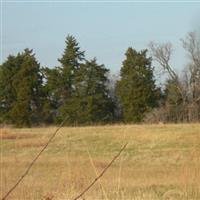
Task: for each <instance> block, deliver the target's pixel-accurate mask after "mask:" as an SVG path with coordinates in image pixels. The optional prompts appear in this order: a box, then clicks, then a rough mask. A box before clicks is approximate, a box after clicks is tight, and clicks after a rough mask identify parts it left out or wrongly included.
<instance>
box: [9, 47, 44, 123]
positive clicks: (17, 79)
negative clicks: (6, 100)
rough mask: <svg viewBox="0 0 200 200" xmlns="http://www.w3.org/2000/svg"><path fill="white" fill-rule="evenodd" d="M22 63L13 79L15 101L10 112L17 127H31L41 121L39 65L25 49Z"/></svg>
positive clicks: (29, 51) (21, 55)
mask: <svg viewBox="0 0 200 200" xmlns="http://www.w3.org/2000/svg"><path fill="white" fill-rule="evenodd" d="M20 57H21V58H22V63H21V65H20V66H19V70H18V72H17V73H16V74H15V76H14V78H13V87H14V89H15V92H16V101H15V102H14V103H13V105H12V108H11V110H10V113H11V118H12V121H13V122H14V123H15V124H16V125H17V126H31V124H32V123H39V122H40V120H41V110H42V103H41V94H42V93H41V92H42V76H41V73H40V65H39V63H38V62H37V61H36V59H35V55H34V54H32V50H29V49H25V50H24V52H23V53H22V54H20Z"/></svg>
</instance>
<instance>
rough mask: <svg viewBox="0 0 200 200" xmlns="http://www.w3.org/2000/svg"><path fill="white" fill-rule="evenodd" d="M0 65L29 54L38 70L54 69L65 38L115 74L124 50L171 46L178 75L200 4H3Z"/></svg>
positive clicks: (199, 24)
mask: <svg viewBox="0 0 200 200" xmlns="http://www.w3.org/2000/svg"><path fill="white" fill-rule="evenodd" d="M1 5H2V8H1V28H2V30H1V34H2V35H1V46H2V60H1V63H2V62H3V61H5V60H6V58H7V56H8V55H9V54H16V53H17V52H21V51H23V49H25V48H30V49H33V51H34V52H35V54H36V58H37V60H38V61H39V62H40V64H41V65H42V66H48V67H54V66H59V62H58V61H57V59H58V58H60V57H61V55H62V53H63V50H64V48H65V42H64V41H65V38H66V36H67V35H68V34H71V35H73V36H74V37H75V38H76V39H77V41H78V42H79V45H80V47H81V50H85V51H86V58H87V59H92V58H93V57H96V58H97V61H98V63H99V64H105V66H106V67H107V68H109V69H110V70H111V72H113V73H116V72H118V71H119V70H120V67H121V66H122V61H123V59H124V58H125V56H124V54H125V51H126V49H127V48H128V47H133V48H135V49H137V50H141V49H144V48H147V47H148V44H149V42H150V41H155V42H161V43H164V42H171V43H172V44H173V49H174V55H173V58H172V65H173V67H174V68H175V69H176V70H177V71H180V70H182V69H183V67H184V65H185V63H186V54H185V52H184V51H183V49H182V45H181V42H180V39H181V38H184V37H185V36H186V34H187V33H188V32H191V31H196V30H198V29H199V30H200V2H193V3H191V2H189V1H188V2H185V3H184V2H182V3H181V2H176V3H174V2H160V3H159V2H128V1H126V2H122V1H121V2H116V1H115V2H114V1H113V2H111V1H110V2H105V1H104V2H97V1H95V2H80V1H79V2H65V1H60V2H56V1H54V2H53V1H49V2H44V1H41V2H40V1H37V2H30V1H25V2H23V1H20V2H17V1H10V2H9V1H8V0H7V1H3V2H2V4H1Z"/></svg>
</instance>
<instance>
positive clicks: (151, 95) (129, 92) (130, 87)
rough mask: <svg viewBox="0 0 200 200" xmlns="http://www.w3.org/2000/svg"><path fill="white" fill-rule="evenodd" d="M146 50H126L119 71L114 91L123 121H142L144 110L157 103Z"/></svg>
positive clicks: (151, 69) (151, 70)
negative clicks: (118, 78)
mask: <svg viewBox="0 0 200 200" xmlns="http://www.w3.org/2000/svg"><path fill="white" fill-rule="evenodd" d="M146 54H147V50H142V51H141V52H137V51H136V50H134V49H132V48H128V50H127V51H126V54H125V55H126V59H125V60H124V62H123V66H122V68H121V71H120V77H121V78H120V80H119V81H118V82H117V85H116V93H117V96H118V98H119V102H120V104H121V109H122V118H123V120H124V121H125V122H140V121H142V119H143V117H144V114H145V112H147V111H149V110H150V109H151V108H152V107H154V106H156V103H157V89H156V86H155V81H154V76H153V68H152V67H151V58H148V57H147V55H146Z"/></svg>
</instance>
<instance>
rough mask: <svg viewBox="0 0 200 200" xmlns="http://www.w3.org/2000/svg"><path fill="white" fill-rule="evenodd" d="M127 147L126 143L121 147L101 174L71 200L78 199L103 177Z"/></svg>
mask: <svg viewBox="0 0 200 200" xmlns="http://www.w3.org/2000/svg"><path fill="white" fill-rule="evenodd" d="M127 145H128V142H127V143H126V144H124V145H123V147H122V148H121V149H120V151H119V152H118V153H117V154H116V155H115V156H114V157H113V159H112V160H111V161H110V163H109V164H108V165H107V166H106V167H105V168H104V169H103V170H102V172H101V173H100V174H99V175H98V176H97V177H96V178H95V179H94V180H93V181H92V182H91V183H90V184H89V185H88V186H87V187H86V188H85V189H84V190H83V191H82V192H81V193H80V194H78V195H77V196H76V197H74V198H73V199H72V200H77V199H80V198H81V197H82V196H83V195H84V194H85V193H86V192H87V191H88V190H89V189H90V188H91V187H92V186H93V185H94V184H95V183H96V182H97V181H98V180H99V179H100V178H101V177H102V176H103V175H104V173H105V172H106V171H107V170H108V169H109V168H110V167H111V165H112V164H113V163H114V162H115V160H116V159H117V158H118V157H119V156H120V154H121V153H122V152H123V151H124V149H125V148H126V146H127Z"/></svg>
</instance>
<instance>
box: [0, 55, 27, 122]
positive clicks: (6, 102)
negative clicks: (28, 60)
mask: <svg viewBox="0 0 200 200" xmlns="http://www.w3.org/2000/svg"><path fill="white" fill-rule="evenodd" d="M22 62H23V59H22V57H21V55H20V54H18V55H17V56H12V55H10V56H8V58H7V60H6V61H5V62H4V63H3V64H2V65H0V122H7V123H12V120H11V113H10V110H11V108H12V106H13V104H14V103H15V101H16V98H17V97H16V90H15V87H14V79H15V75H16V74H17V73H18V71H19V69H20V66H21V64H22Z"/></svg>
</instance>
